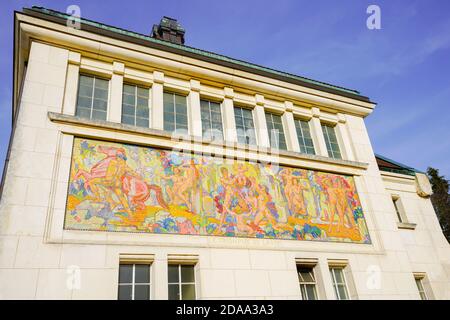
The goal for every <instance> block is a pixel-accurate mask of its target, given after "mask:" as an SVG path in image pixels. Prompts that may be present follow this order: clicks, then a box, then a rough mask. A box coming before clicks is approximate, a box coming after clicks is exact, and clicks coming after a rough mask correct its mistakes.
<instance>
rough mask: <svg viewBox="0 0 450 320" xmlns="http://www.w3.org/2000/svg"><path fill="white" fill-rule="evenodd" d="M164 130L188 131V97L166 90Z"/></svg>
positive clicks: (185, 132)
mask: <svg viewBox="0 0 450 320" xmlns="http://www.w3.org/2000/svg"><path fill="white" fill-rule="evenodd" d="M164 130H165V131H168V132H174V131H176V132H178V133H184V134H187V133H188V117H187V102H186V97H185V96H182V95H179V94H176V93H171V92H164Z"/></svg>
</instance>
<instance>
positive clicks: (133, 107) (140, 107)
mask: <svg viewBox="0 0 450 320" xmlns="http://www.w3.org/2000/svg"><path fill="white" fill-rule="evenodd" d="M148 97H149V89H147V88H142V87H138V86H134V85H129V84H124V85H123V93H122V123H125V124H131V125H133V126H138V127H144V128H148V127H149V125H148V122H149V121H148V119H149V104H148V101H149V98H148Z"/></svg>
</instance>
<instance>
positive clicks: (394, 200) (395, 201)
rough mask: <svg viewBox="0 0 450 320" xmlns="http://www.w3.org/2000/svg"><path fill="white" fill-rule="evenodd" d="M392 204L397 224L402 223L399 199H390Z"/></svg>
mask: <svg viewBox="0 0 450 320" xmlns="http://www.w3.org/2000/svg"><path fill="white" fill-rule="evenodd" d="M392 202H393V203H394V208H395V212H396V213H397V218H398V221H399V222H404V219H403V215H402V213H401V211H400V210H401V209H400V206H401V204H400V198H399V197H392Z"/></svg>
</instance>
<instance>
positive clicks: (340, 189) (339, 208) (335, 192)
mask: <svg viewBox="0 0 450 320" xmlns="http://www.w3.org/2000/svg"><path fill="white" fill-rule="evenodd" d="M322 182H323V183H325V184H326V185H327V188H326V189H325V190H326V194H327V197H328V201H329V207H330V224H329V227H328V232H331V231H332V227H333V224H334V218H335V215H336V214H337V215H338V226H337V232H340V231H341V228H345V220H347V221H348V222H349V228H355V227H356V224H355V220H354V218H353V215H352V212H351V209H350V206H349V203H348V199H347V191H348V189H350V185H349V184H348V182H347V181H345V179H344V178H342V177H337V176H335V177H334V178H332V177H331V176H330V177H327V178H324V179H322Z"/></svg>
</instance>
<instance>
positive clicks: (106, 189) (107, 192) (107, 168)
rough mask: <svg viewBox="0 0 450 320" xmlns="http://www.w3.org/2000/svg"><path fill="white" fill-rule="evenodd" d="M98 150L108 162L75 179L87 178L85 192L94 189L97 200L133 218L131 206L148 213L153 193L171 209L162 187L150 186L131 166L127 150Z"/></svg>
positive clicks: (102, 161) (81, 172) (161, 203)
mask: <svg viewBox="0 0 450 320" xmlns="http://www.w3.org/2000/svg"><path fill="white" fill-rule="evenodd" d="M97 150H98V151H99V152H101V153H103V154H105V155H106V158H104V159H103V160H100V161H99V162H97V163H96V164H95V165H94V166H93V167H92V168H91V170H90V171H89V172H87V171H84V170H81V169H80V170H79V171H78V172H77V174H76V175H75V177H74V179H79V178H80V177H83V178H84V179H85V183H84V186H85V188H86V189H90V190H91V191H92V193H93V195H94V197H95V198H96V199H98V200H100V201H102V200H106V201H107V202H108V203H109V204H110V205H113V204H115V205H114V206H113V207H117V205H121V206H122V209H123V210H124V211H125V212H127V213H129V214H132V213H133V212H132V209H131V208H130V203H129V202H131V205H132V206H133V207H136V208H138V209H144V208H145V204H144V203H145V201H146V200H147V199H148V198H149V197H150V191H151V190H153V191H154V192H155V193H156V198H157V200H158V203H159V204H160V205H161V206H162V207H163V208H168V206H167V204H166V202H165V201H164V198H163V196H162V192H161V189H160V188H159V187H158V186H155V185H148V184H146V183H145V182H144V181H143V179H142V178H141V177H140V176H139V175H137V174H136V173H135V172H134V171H133V169H131V168H130V167H128V166H127V164H126V160H127V157H126V155H125V150H124V149H123V148H113V147H103V146H98V148H97ZM114 196H115V197H117V199H118V200H119V203H117V201H116V200H115V197H114ZM128 200H130V201H128Z"/></svg>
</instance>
